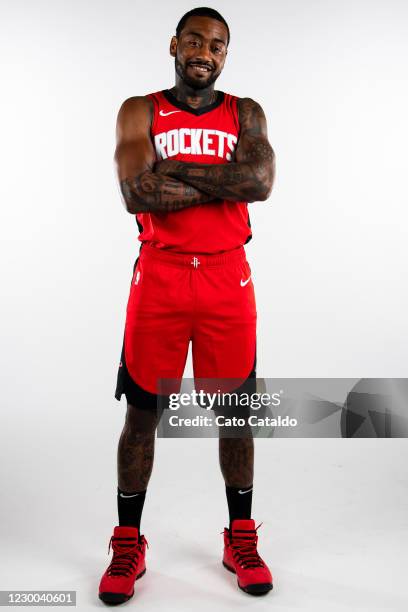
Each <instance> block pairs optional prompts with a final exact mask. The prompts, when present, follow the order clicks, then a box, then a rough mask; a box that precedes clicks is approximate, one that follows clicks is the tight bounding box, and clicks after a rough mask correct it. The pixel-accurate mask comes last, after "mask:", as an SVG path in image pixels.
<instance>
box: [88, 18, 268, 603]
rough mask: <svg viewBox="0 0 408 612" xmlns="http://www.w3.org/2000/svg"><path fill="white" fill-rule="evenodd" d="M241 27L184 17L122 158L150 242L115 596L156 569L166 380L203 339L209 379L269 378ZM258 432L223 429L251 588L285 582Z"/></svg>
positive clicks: (127, 366) (129, 390) (123, 144)
mask: <svg viewBox="0 0 408 612" xmlns="http://www.w3.org/2000/svg"><path fill="white" fill-rule="evenodd" d="M229 39H230V32H229V28H228V25H227V23H226V21H225V20H224V18H223V17H222V16H221V15H220V14H219V13H218V12H217V11H215V10H213V9H209V8H205V7H203V8H198V9H194V10H192V11H190V12H189V13H186V14H185V15H184V16H183V17H182V19H181V20H180V22H179V24H178V26H177V29H176V36H173V37H172V39H171V43H170V54H171V55H172V57H174V58H175V69H176V83H175V86H174V87H172V88H171V89H165V90H161V91H158V92H156V93H152V94H149V95H146V96H141V97H133V98H129V99H128V100H126V101H125V102H124V103H123V105H122V107H121V109H120V111H119V115H118V121H117V148H116V154H115V159H116V163H117V169H118V177H119V181H120V186H121V192H122V195H123V200H124V203H125V206H126V209H127V211H128V212H129V213H131V214H133V215H135V216H136V221H137V225H138V228H139V232H140V233H139V240H140V241H141V243H142V244H141V249H140V255H139V257H138V258H137V260H136V262H135V265H134V268H133V276H132V282H131V287H130V294H129V300H128V305H127V311H126V324H125V332H124V338H123V347H122V355H121V362H120V365H119V371H118V381H117V388H116V393H115V397H116V398H117V399H118V400H120V399H121V396H122V394H125V396H126V399H127V414H126V421H125V425H124V429H123V431H122V434H121V437H120V441H119V448H118V490H117V503H118V514H119V526H117V527H115V528H114V533H113V536H112V538H111V541H110V544H112V548H113V558H112V561H111V563H110V565H109V567H108V568H107V570H106V572H105V573H104V575H103V576H102V579H101V582H100V587H99V597H100V598H101V599H102V601H104V602H105V603H111V604H112V603H121V602H124V601H127V600H128V599H129V598H130V597H132V595H133V593H134V583H135V580H136V579H138V578H140V577H141V576H142V575H143V574H144V572H145V571H146V568H145V549H146V544H147V542H146V539H145V537H144V536H143V535H140V519H141V515H142V510H143V504H144V500H145V495H146V489H147V485H148V482H149V478H150V475H151V471H152V467H153V456H154V443H155V431H156V427H157V424H158V419H159V415H158V411H157V399H158V394H159V388H158V380H159V379H166V378H168V379H180V378H181V377H182V375H183V372H184V367H185V362H186V357H187V353H188V346H189V343H190V341H191V342H192V355H193V369H194V376H195V378H198V379H200V378H219V379H221V378H225V379H230V378H235V379H240V380H243V381H245V380H248V379H250V378H252V379H254V378H255V369H256V316H257V315H256V304H255V295H254V287H253V283H252V280H251V270H250V266H249V264H248V262H247V260H246V254H245V250H244V246H243V245H244V244H246V243H247V242H248V241H249V240H250V239H251V235H252V234H251V228H250V222H249V215H248V206H247V203H248V202H255V201H264V200H266V199H267V198H268V197H269V195H270V193H271V190H272V184H273V179H274V172H275V170H274V153H273V150H272V147H271V145H270V144H269V142H268V137H267V129H266V120H265V116H264V113H263V111H262V109H261V107H260V106H259V104H257V103H256V102H254V101H253V100H252V99H250V98H237V97H236V96H233V95H230V94H227V93H224V92H222V91H216V90H214V83H215V81H216V79H217V78H218V77H219V75H220V74H221V72H222V70H223V67H224V63H225V59H226V56H227V50H228V44H229ZM253 455H254V451H253V440H252V437H245V438H228V437H226V438H223V437H221V436H220V440H219V456H220V466H221V471H222V474H223V477H224V480H225V484H226V496H227V503H228V509H229V527H228V528H225V529H224V557H223V563H224V566H225V567H226V568H227V569H228V570H230V571H232V572H234V573H236V574H237V580H238V586H239V587H240V588H241V589H243V590H244V591H246V592H247V593H250V594H260V593H266V592H268V591H269V590H270V589H272V576H271V573H270V571H269V569H268V567H267V566H266V564H265V562H264V561H263V560H262V559H261V557H260V556H259V554H258V552H257V539H258V536H257V532H256V528H255V523H254V521H253V519H252V518H251V502H252V485H253Z"/></svg>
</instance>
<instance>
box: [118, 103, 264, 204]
mask: <svg viewBox="0 0 408 612" xmlns="http://www.w3.org/2000/svg"><path fill="white" fill-rule="evenodd" d="M151 104H152V103H151V102H150V101H149V100H148V99H147V98H144V97H135V98H129V99H128V100H126V101H125V102H124V103H123V105H122V107H121V109H120V111H119V115H118V121H117V130H116V132H117V146H116V151H115V161H116V165H117V172H118V178H119V182H120V188H121V192H122V196H123V200H124V204H125V206H126V210H127V211H128V212H129V213H132V214H136V213H139V212H172V211H177V210H181V209H183V208H188V207H190V206H194V205H196V204H201V203H205V202H210V201H211V202H214V201H215V200H216V199H217V198H223V199H227V200H231V201H240V200H245V201H248V202H254V201H256V200H266V199H267V197H269V194H270V192H271V189H272V184H273V179H274V172H275V162H274V153H273V150H272V147H271V146H270V144H269V142H268V138H267V133H266V121H265V116H264V114H263V111H262V109H261V107H260V106H259V105H258V104H257V103H256V102H254V101H253V100H251V99H249V98H244V99H242V100H241V101H240V105H239V115H240V124H241V135H240V139H239V142H238V146H237V150H236V155H235V161H234V162H231V163H228V164H216V165H213V164H195V163H184V162H179V161H176V160H171V159H170V160H164V161H162V162H158V163H155V159H156V155H155V151H154V149H153V144H152V142H151V139H150V122H151V117H152V111H153V109H152V105H151Z"/></svg>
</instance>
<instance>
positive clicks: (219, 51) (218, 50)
mask: <svg viewBox="0 0 408 612" xmlns="http://www.w3.org/2000/svg"><path fill="white" fill-rule="evenodd" d="M214 51H215V53H221V52H222V49H221V47H215V49H214Z"/></svg>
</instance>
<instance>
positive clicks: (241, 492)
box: [238, 487, 252, 495]
mask: <svg viewBox="0 0 408 612" xmlns="http://www.w3.org/2000/svg"><path fill="white" fill-rule="evenodd" d="M250 491H252V487H251V488H250V489H248V490H247V491H241V489H240V490H239V491H238V493H239V494H240V495H244V494H245V493H249V492H250Z"/></svg>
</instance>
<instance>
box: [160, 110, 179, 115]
mask: <svg viewBox="0 0 408 612" xmlns="http://www.w3.org/2000/svg"><path fill="white" fill-rule="evenodd" d="M173 113H181V111H179V110H178V111H169V112H168V113H165V112H164V111H163V110H161V111H160V112H159V115H160V116H161V117H167V115H172V114H173Z"/></svg>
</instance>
